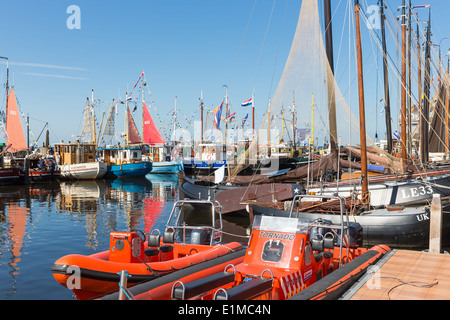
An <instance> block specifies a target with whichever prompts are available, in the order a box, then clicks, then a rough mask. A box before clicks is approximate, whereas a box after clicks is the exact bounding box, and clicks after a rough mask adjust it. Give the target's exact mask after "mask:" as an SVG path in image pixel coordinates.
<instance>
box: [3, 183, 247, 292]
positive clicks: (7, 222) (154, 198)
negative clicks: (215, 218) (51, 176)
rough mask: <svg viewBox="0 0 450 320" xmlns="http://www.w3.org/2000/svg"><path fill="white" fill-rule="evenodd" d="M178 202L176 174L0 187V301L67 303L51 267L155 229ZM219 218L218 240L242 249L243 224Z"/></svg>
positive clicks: (241, 219)
mask: <svg viewBox="0 0 450 320" xmlns="http://www.w3.org/2000/svg"><path fill="white" fill-rule="evenodd" d="M178 199H179V193H178V177H177V176H176V175H147V176H146V177H145V178H140V179H116V180H97V181H61V182H58V181H57V182H46V183H38V184H32V185H22V186H0V279H1V281H0V300H4V299H72V298H73V297H72V295H71V292H70V290H66V289H65V288H63V287H61V286H60V285H59V284H58V283H57V282H56V281H55V280H54V279H53V276H52V273H51V271H50V267H51V265H52V264H53V263H54V261H56V260H57V259H59V258H60V257H62V256H64V255H67V254H70V253H78V254H85V255H89V254H92V253H95V252H98V251H103V250H107V249H108V248H109V234H110V232H111V231H130V230H132V229H139V230H142V231H144V232H145V233H149V232H151V230H152V229H154V228H156V229H159V230H163V229H164V227H165V224H166V222H167V219H168V217H169V215H170V212H171V210H172V207H173V204H174V201H175V200H178ZM223 218H224V219H223V223H224V235H223V241H224V242H229V241H238V242H241V243H243V244H246V243H247V240H248V238H247V233H246V228H247V227H248V218H245V217H229V216H224V217H223Z"/></svg>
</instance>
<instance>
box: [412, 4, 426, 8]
mask: <svg viewBox="0 0 450 320" xmlns="http://www.w3.org/2000/svg"><path fill="white" fill-rule="evenodd" d="M429 6H430V5H429V4H423V5H420V6H414V7H412V8H413V9H423V8H428V7H429Z"/></svg>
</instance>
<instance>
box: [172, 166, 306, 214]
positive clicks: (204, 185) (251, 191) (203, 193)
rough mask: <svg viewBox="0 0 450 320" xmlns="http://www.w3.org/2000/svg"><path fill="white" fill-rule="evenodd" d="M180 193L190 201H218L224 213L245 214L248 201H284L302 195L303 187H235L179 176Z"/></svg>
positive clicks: (278, 184) (277, 184)
mask: <svg viewBox="0 0 450 320" xmlns="http://www.w3.org/2000/svg"><path fill="white" fill-rule="evenodd" d="M179 178H180V181H181V183H180V191H181V192H182V193H183V195H184V196H185V197H187V198H189V199H202V200H208V199H210V200H217V201H218V202H219V203H220V204H221V205H222V213H224V214H228V213H233V214H245V215H247V211H246V205H245V204H242V203H244V202H245V201H247V200H257V201H263V202H264V201H284V200H289V199H292V198H293V197H294V196H295V195H297V194H300V193H301V192H302V190H303V187H302V186H301V185H299V184H295V183H266V184H260V185H235V184H222V183H218V184H216V183H212V182H208V181H203V180H193V179H190V178H187V177H186V176H185V175H184V174H183V173H181V174H179Z"/></svg>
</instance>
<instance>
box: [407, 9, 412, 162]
mask: <svg viewBox="0 0 450 320" xmlns="http://www.w3.org/2000/svg"><path fill="white" fill-rule="evenodd" d="M411 33H412V30H411V0H409V5H408V45H407V48H408V52H407V53H408V94H407V96H406V98H407V99H408V150H409V154H411V155H412V114H411V107H412V105H411V104H412V103H411Z"/></svg>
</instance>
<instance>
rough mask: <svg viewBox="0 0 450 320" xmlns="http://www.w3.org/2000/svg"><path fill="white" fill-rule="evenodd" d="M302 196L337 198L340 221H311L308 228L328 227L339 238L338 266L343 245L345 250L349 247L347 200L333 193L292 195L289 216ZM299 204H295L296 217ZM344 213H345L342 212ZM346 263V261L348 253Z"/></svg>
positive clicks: (340, 262) (291, 215) (340, 261)
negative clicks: (337, 222)
mask: <svg viewBox="0 0 450 320" xmlns="http://www.w3.org/2000/svg"><path fill="white" fill-rule="evenodd" d="M302 198H320V199H334V200H339V207H340V209H339V210H340V223H339V224H323V223H320V222H314V221H313V222H312V223H310V224H309V230H311V229H312V228H326V229H329V230H330V232H332V234H333V235H334V236H335V237H336V238H337V239H339V266H341V264H342V249H343V247H344V246H345V248H346V249H347V252H348V250H349V248H350V241H349V238H350V234H349V230H350V221H349V217H348V211H347V210H345V209H344V208H345V207H346V204H347V201H346V199H345V198H344V197H340V196H335V195H309V194H300V195H296V196H294V198H293V199H292V205H291V210H290V212H289V217H290V218H292V217H293V213H294V210H295V204H296V203H297V201H298V202H301V199H302ZM299 208H300V206H297V212H296V213H297V217H298V212H299ZM344 213H345V214H344ZM346 260H347V261H346V263H347V262H348V254H347V259H346Z"/></svg>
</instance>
